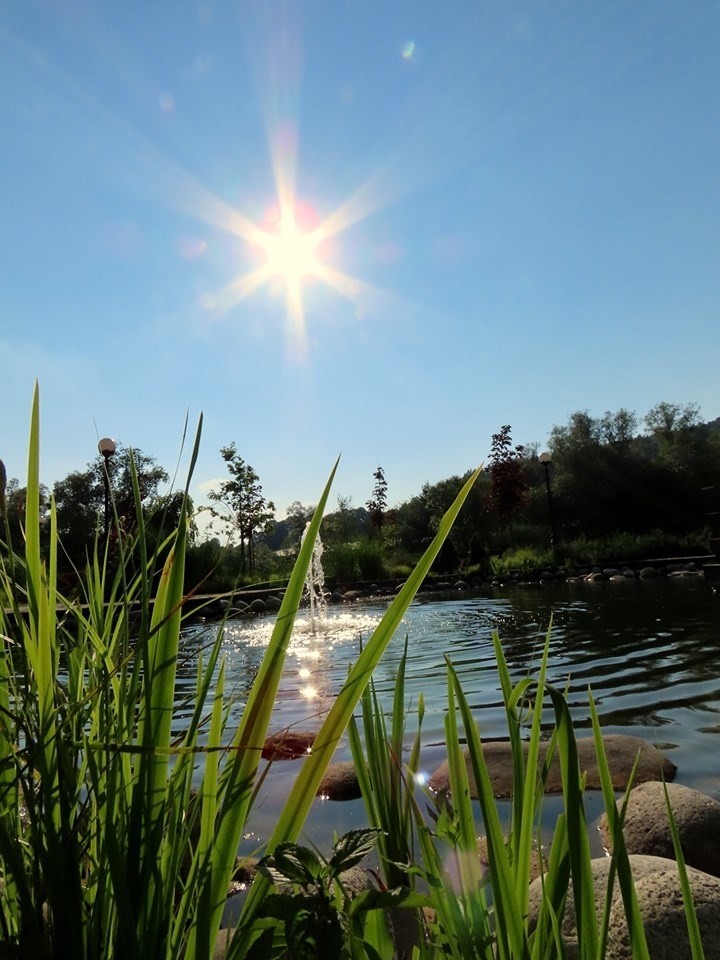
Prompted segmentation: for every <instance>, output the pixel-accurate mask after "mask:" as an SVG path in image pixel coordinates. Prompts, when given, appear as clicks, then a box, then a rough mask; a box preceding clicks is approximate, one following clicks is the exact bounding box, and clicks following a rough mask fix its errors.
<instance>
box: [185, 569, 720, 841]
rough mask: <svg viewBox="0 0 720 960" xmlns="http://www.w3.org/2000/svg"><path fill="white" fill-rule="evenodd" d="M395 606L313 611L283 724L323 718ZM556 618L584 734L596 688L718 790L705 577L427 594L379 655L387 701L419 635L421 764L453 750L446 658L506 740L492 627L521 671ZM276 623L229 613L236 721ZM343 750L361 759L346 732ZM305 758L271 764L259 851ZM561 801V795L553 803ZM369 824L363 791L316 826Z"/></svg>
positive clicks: (600, 704)
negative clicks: (317, 618)
mask: <svg viewBox="0 0 720 960" xmlns="http://www.w3.org/2000/svg"><path fill="white" fill-rule="evenodd" d="M386 607H387V603H374V604H368V605H366V606H363V607H357V608H348V607H343V608H331V609H330V610H329V612H328V620H327V623H326V624H325V626H324V629H322V630H315V631H313V630H312V629H311V628H310V624H309V623H308V621H307V620H306V619H304V618H302V615H301V619H300V622H299V624H298V626H297V628H296V631H295V634H294V636H293V641H292V644H291V649H290V651H289V655H288V659H287V664H286V669H285V673H284V676H283V680H282V683H281V688H280V692H279V695H278V699H277V703H276V707H275V712H274V715H273V721H272V727H271V729H272V731H276V730H281V729H283V728H285V727H289V726H292V727H294V728H295V729H297V730H316V729H318V728H319V726H320V724H321V722H322V720H323V717H324V715H325V714H326V712H327V710H328V709H329V707H330V705H331V703H332V700H333V698H334V696H335V695H336V694H337V693H338V691H339V690H340V688H341V686H342V684H343V681H344V679H345V677H346V676H347V671H348V667H349V666H350V664H351V663H352V662H354V660H355V659H356V658H357V655H358V650H359V645H360V642H361V638H364V639H367V638H368V637H369V635H370V633H371V632H372V630H373V628H374V626H375V625H376V624H377V623H378V622H379V620H380V618H381V617H382V615H383V613H384V611H385V609H386ZM551 619H552V630H551V637H552V640H551V655H550V667H549V675H548V679H549V682H551V683H553V684H555V685H557V686H560V687H565V685H566V683H569V692H568V701H569V703H570V706H571V711H572V715H573V719H574V722H575V726H576V728H577V729H578V730H580V731H581V735H582V729H583V728H588V727H589V725H590V721H589V708H588V697H587V691H588V687H589V686H590V687H591V688H592V691H593V696H594V698H595V701H596V705H597V708H598V712H599V714H600V717H601V722H602V724H603V727H604V730H605V731H606V732H607V733H627V734H631V735H634V736H637V737H641V738H642V739H644V740H647V741H649V742H651V743H653V744H655V745H656V746H658V747H660V748H661V749H663V750H664V751H665V752H667V754H668V755H669V757H670V759H671V760H672V761H673V762H674V763H675V764H676V765H677V768H678V772H677V777H676V780H677V782H679V783H683V784H685V785H687V786H691V787H695V788H696V789H699V790H703V791H705V792H706V793H709V794H711V795H713V796H715V797H717V798H719V799H720V760H718V757H720V751H719V750H718V747H719V746H720V597H718V596H717V595H715V594H713V593H712V592H711V591H710V590H709V589H708V588H707V586H706V585H705V583H704V581H703V579H702V578H668V579H662V580H652V581H645V580H634V581H633V580H630V581H628V582H626V583H558V584H552V585H549V584H544V585H542V586H528V587H519V586H518V587H508V588H502V589H501V588H494V589H492V591H490V590H488V591H486V592H485V593H484V594H482V595H468V594H463V593H457V594H453V595H452V596H448V597H443V598H438V597H437V596H433V597H432V598H428V599H424V598H422V597H420V598H418V599H417V600H416V601H415V602H414V603H413V604H412V606H411V607H410V609H409V610H408V613H407V615H406V617H405V619H404V621H403V624H402V627H401V628H400V629H399V630H398V631H397V633H396V635H395V637H394V638H393V640H392V642H391V644H390V646H389V647H388V650H387V651H386V653H385V656H384V658H383V659H382V660H381V662H380V664H379V666H378V668H377V670H376V672H375V684H376V689H377V691H378V694H379V696H380V699H381V702H382V703H383V704H384V705H385V706H386V707H387V709H388V710H389V709H390V704H391V702H392V697H393V693H394V688H395V681H396V677H397V670H398V664H399V661H400V658H401V656H402V653H403V649H404V646H405V643H406V641H407V650H408V667H407V673H406V696H407V701H408V704H409V706H410V714H409V717H408V732H409V737H410V736H411V735H412V734H413V733H414V731H415V730H416V729H417V720H416V710H415V708H416V705H417V701H418V697H419V695H420V694H421V693H422V694H423V696H424V700H425V718H424V721H423V727H422V731H423V732H422V741H423V754H422V766H423V769H424V770H425V771H427V773H428V774H430V773H432V771H433V770H434V769H435V768H436V767H437V766H438V765H439V764H440V763H441V762H442V760H444V759H445V747H444V743H443V741H444V730H443V717H444V714H445V711H446V708H447V680H446V671H445V657H446V656H447V657H449V658H450V660H451V661H452V663H453V665H454V667H455V669H456V670H457V671H458V673H459V675H460V678H461V681H462V684H463V688H464V690H465V693H466V696H467V697H468V700H469V702H470V704H471V705H472V708H473V712H474V715H475V717H476V720H477V722H478V724H479V729H480V733H481V736H483V737H484V738H488V739H491V738H499V737H505V736H507V731H506V728H505V722H504V710H503V706H502V701H501V697H500V690H499V681H498V677H497V671H496V666H495V657H494V653H493V648H492V642H491V636H492V632H493V631H494V630H497V631H498V633H499V635H500V637H501V639H502V642H503V646H504V649H505V655H506V658H507V661H508V665H509V667H510V670H511V672H512V674H513V680H514V681H517V680H519V679H521V678H522V677H523V676H526V675H528V674H529V675H531V676H532V675H534V674H535V672H536V669H537V663H538V658H539V655H540V652H541V650H542V645H543V643H544V640H545V635H546V631H547V629H548V626H549V624H550V622H551ZM272 625H273V620H272V619H271V618H262V619H260V620H255V621H252V622H248V621H235V622H229V623H227V624H226V627H225V633H224V647H223V653H224V655H225V657H226V661H227V667H228V681H229V682H228V684H227V689H228V690H231V691H232V694H231V696H232V699H233V707H232V713H231V727H232V726H234V725H235V724H236V723H237V720H238V719H239V716H240V713H241V710H242V706H243V704H244V702H245V700H246V698H247V695H248V692H249V690H250V687H251V685H252V681H253V679H254V676H255V674H256V671H257V668H258V666H259V664H260V661H261V659H262V656H263V654H264V651H265V647H266V644H267V641H268V639H269V636H270V632H271V630H272ZM216 629H217V626H216V625H203V626H198V627H194V628H191V629H190V630H188V632H187V635H186V637H185V649H186V651H187V652H188V654H189V656H188V659H187V661H186V665H185V669H184V674H183V678H181V679H183V680H184V682H185V683H186V684H187V685H188V688H189V689H192V687H193V684H194V671H195V667H194V656H193V651H194V650H195V649H196V648H197V647H198V646H200V645H202V644H203V643H207V642H208V638H209V636H210V635H212V634H213V633H214V632H215V630H216ZM178 722H179V723H181V722H182V717H178ZM334 759H335V760H348V759H350V753H349V748H348V745H347V739H346V738H344V739H343V740H342V741H341V743H340V745H339V747H338V749H337V751H336V754H335V758H334ZM301 762H302V761H282V762H276V763H274V764H272V765H271V769H270V771H269V773H268V776H267V778H266V780H265V782H264V784H263V791H262V796H261V798H260V802H259V803H258V804H257V805H256V806H255V807H254V809H253V813H252V831H253V832H252V833H251V834H248V835H247V836H246V838H245V840H244V843H243V847H244V852H247V853H252V852H255V851H256V850H257V849H258V847H259V846H260V845H261V844H262V843H263V842H264V840H265V839H267V836H268V834H269V832H270V830H271V828H272V826H273V825H274V823H275V819H276V817H277V814H278V813H279V811H280V809H281V807H282V803H283V800H284V798H285V797H286V796H287V793H288V789H289V784H290V782H291V781H292V779H294V777H295V776H296V774H297V771H298V769H299V764H300V763H301ZM557 802H558V801H557V800H555V801H552V802H551V803H550V809H552V805H553V803H555V804H557ZM600 803H601V801H600V797H599V796H597V795H594V796H592V795H588V818H589V820H591V819H592V818H593V816H594V815H595V814H599V812H600V810H601V806H600ZM364 824H365V819H364V811H363V806H362V802H361V801H353V802H343V803H338V802H332V801H322V800H319V799H318V800H317V801H316V802H315V804H314V807H313V811H312V813H311V816H310V818H309V820H308V823H307V826H306V833H305V837H306V839H310V840H312V842H314V843H317V844H318V845H319V846H321V847H323V848H325V847H327V844H328V842H329V840H330V839H331V838H332V832H333V830H335V831H337V832H338V833H342V832H345V831H346V830H348V829H353V828H355V827H358V826H362V825H364ZM595 845H597V844H595Z"/></svg>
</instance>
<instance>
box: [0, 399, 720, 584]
mask: <svg viewBox="0 0 720 960" xmlns="http://www.w3.org/2000/svg"><path fill="white" fill-rule="evenodd" d="M220 454H221V457H222V458H223V460H224V462H225V465H226V468H227V471H228V477H227V479H226V480H224V481H222V482H221V483H220V484H219V486H218V488H217V489H216V490H215V491H214V492H213V493H212V494H211V498H210V499H211V510H212V513H213V517H214V522H215V524H216V526H218V525H219V529H218V530H217V533H218V534H219V535H217V536H211V537H208V538H206V539H204V540H199V539H198V538H197V536H196V533H197V531H196V530H195V528H194V526H193V527H192V528H191V530H190V535H191V537H190V539H191V547H190V550H189V553H188V558H187V582H188V588H190V587H194V586H196V585H197V584H200V583H202V585H203V589H204V590H206V591H208V592H211V591H217V590H227V589H232V588H233V587H234V586H235V585H236V584H237V583H238V582H240V581H248V580H255V581H257V580H260V579H264V580H271V579H273V578H277V577H280V578H282V577H284V576H287V575H288V573H289V570H290V568H291V565H292V563H293V561H294V557H295V555H296V553H297V550H298V548H299V544H300V540H301V537H302V534H303V531H304V529H305V525H306V524H307V522H308V520H309V518H310V516H311V515H312V511H313V505H311V504H308V505H304V504H302V503H300V502H298V501H295V502H294V503H292V504H290V506H289V507H288V509H287V512H286V517H285V518H284V519H283V520H279V521H278V520H276V519H275V506H274V504H273V503H272V502H271V501H269V500H267V499H266V498H265V496H264V494H263V490H262V486H261V483H260V478H259V477H258V475H257V473H256V472H255V471H254V470H253V468H252V467H251V466H250V465H249V464H248V463H246V461H244V460H243V459H242V457H241V456H240V455H239V453H238V451H237V449H236V447H235V444H233V443H231V444H229V445H228V446H226V447H223V448H222V449H221V451H220ZM539 454H542V456H539ZM469 473H470V471H469V470H468V473H467V474H464V475H463V476H453V477H448V478H446V479H444V480H441V481H440V482H438V483H426V484H424V485H423V486H422V488H421V490H420V492H419V493H418V494H417V495H416V496H414V497H411V498H410V499H408V500H406V501H404V502H402V503H399V504H397V505H396V506H394V507H390V506H389V505H388V503H389V500H388V497H389V490H390V491H391V489H392V488H391V484H390V485H389V484H388V480H387V479H386V477H385V473H384V470H383V468H382V467H380V466H379V467H378V468H377V470H376V471H375V473H374V474H373V476H372V481H370V482H369V496H368V500H367V502H366V503H365V504H363V505H360V506H357V505H354V504H353V503H352V500H351V498H349V497H342V496H340V497H338V498H337V503H336V509H334V510H331V511H330V512H328V513H327V515H326V516H325V518H324V520H323V524H322V528H321V536H322V538H323V542H324V544H325V554H324V562H325V568H326V571H327V573H328V575H329V576H335V577H337V578H339V579H341V580H346V581H347V580H356V579H363V580H368V579H370V580H372V579H378V578H382V577H385V576H398V575H402V574H403V573H404V572H406V571H407V570H408V569H409V568H410V567H411V566H412V565H413V564H414V562H415V561H416V560H417V558H418V557H419V556H420V554H421V553H422V552H423V550H424V549H425V548H426V547H427V545H428V544H429V542H430V541H431V540H432V538H433V536H434V535H435V533H436V531H437V528H438V524H439V522H440V520H441V518H442V516H443V514H444V513H445V511H446V510H447V508H448V507H449V505H450V504H451V503H452V501H453V499H454V498H455V496H456V494H457V492H458V490H459V489H460V487H461V486H462V484H463V483H464V481H465V480H466V479H467V476H468V475H469ZM167 482H168V474H167V472H166V471H165V470H164V468H162V467H161V466H160V465H159V464H158V463H157V461H156V460H155V458H153V457H152V456H150V455H147V454H145V453H143V452H142V451H140V450H133V451H130V450H129V449H128V448H125V447H122V446H118V448H117V450H116V452H115V454H114V455H113V456H112V458H111V459H108V460H104V459H103V457H101V456H99V455H98V457H97V458H96V459H95V460H94V461H92V462H91V463H89V464H88V465H87V467H86V468H85V469H84V470H79V471H74V472H72V473H70V474H68V476H67V477H65V478H64V479H62V480H60V481H58V482H57V483H55V484H54V486H53V488H52V497H53V499H54V502H55V509H56V515H57V525H58V530H59V534H60V540H61V543H62V548H63V550H62V555H61V556H60V557H59V558H58V563H59V567H60V570H61V572H62V573H63V574H64V576H65V577H66V578H72V577H73V576H76V575H77V574H78V573H79V572H80V571H82V570H83V569H84V568H85V567H86V565H87V563H88V558H89V557H90V556H91V555H92V550H93V545H94V544H95V543H96V542H97V543H99V544H100V546H101V547H104V546H105V544H107V549H108V557H109V558H110V560H111V561H112V558H113V556H114V555H116V554H117V553H118V552H119V551H120V550H122V549H131V548H132V544H133V542H134V538H135V535H136V533H137V532H138V526H139V524H142V526H143V528H144V532H145V540H146V543H147V544H148V545H149V547H150V552H151V553H152V552H156V553H157V562H158V563H159V562H160V561H161V560H162V549H163V542H164V538H165V536H166V534H167V533H168V532H169V531H170V530H171V529H172V528H173V525H174V524H176V523H177V521H178V518H179V516H180V505H181V501H182V494H181V493H180V492H177V491H176V492H173V493H164V492H162V491H163V490H164V489H165V488H166V485H167ZM718 483H720V418H718V419H716V420H713V421H712V422H709V423H704V422H702V421H701V419H700V416H699V410H698V408H697V407H696V406H694V405H692V404H684V405H680V404H672V403H659V404H657V405H656V406H655V407H653V408H652V409H651V410H650V411H649V412H648V413H647V414H646V415H645V416H644V417H642V418H640V417H638V416H637V414H635V413H634V412H632V411H629V410H626V409H620V410H618V411H617V412H615V413H611V412H608V413H605V414H604V415H603V416H601V417H593V416H591V415H590V414H589V413H588V412H587V411H578V412H576V413H574V414H572V416H571V417H570V418H569V421H568V423H567V424H565V425H564V426H555V427H553V429H552V430H551V432H550V435H549V443H548V447H547V451H545V450H540V448H539V446H538V445H536V444H533V445H530V446H518V445H513V440H512V429H511V426H510V425H504V426H502V427H500V428H499V430H498V432H497V433H496V434H494V435H493V437H492V440H491V447H490V451H489V456H488V459H487V462H486V469H485V471H484V472H483V474H482V475H481V477H480V479H479V480H478V482H477V483H476V485H475V487H474V489H473V490H472V492H471V494H470V496H469V498H468V500H467V502H466V504H465V507H464V508H463V511H462V513H461V514H460V516H459V518H458V520H457V522H456V524H455V527H454V528H453V531H452V533H451V534H450V537H449V538H448V540H447V542H446V545H445V547H444V549H443V551H442V553H441V555H440V557H439V558H438V561H437V563H436V569H437V570H438V571H447V572H450V571H465V572H467V571H474V570H478V571H480V570H488V569H490V568H493V569H497V568H498V567H500V566H502V565H503V564H505V565H508V566H512V565H513V564H515V565H521V564H523V563H528V562H531V561H532V562H538V563H541V562H556V563H563V562H579V561H593V562H595V561H597V560H599V559H612V558H614V559H617V560H620V559H628V560H629V559H632V558H633V556H632V555H633V554H635V555H637V556H638V557H641V556H642V555H645V556H650V555H651V554H652V553H655V554H656V555H663V553H664V554H666V555H668V554H677V553H692V552H695V553H697V552H703V551H705V550H707V543H708V540H709V536H710V532H711V530H710V526H711V524H712V520H711V519H710V518H709V517H708V512H709V510H710V509H711V508H712V506H713V505H712V503H709V502H708V497H707V491H706V490H704V488H708V487H711V486H713V485H717V484H718ZM2 487H4V489H0V514H3V516H4V522H3V524H2V528H0V531H1V532H0V541H3V542H6V543H7V542H8V541H9V543H11V544H12V545H13V546H14V548H15V549H16V550H17V549H18V546H19V545H20V544H21V542H22V537H23V519H24V504H25V490H24V489H23V488H22V487H21V486H20V485H19V483H18V481H17V480H14V479H10V480H7V479H6V478H5V476H4V468H2V464H1V462H0V488H2ZM106 497H108V502H109V506H110V522H109V523H108V529H107V530H105V520H106V517H105V507H106ZM42 498H43V504H42V506H43V510H44V513H45V515H46V516H47V511H48V509H49V503H50V491H49V490H46V489H43V491H42ZM714 509H715V510H717V509H718V505H717V503H716V504H715V506H714ZM105 538H107V539H105Z"/></svg>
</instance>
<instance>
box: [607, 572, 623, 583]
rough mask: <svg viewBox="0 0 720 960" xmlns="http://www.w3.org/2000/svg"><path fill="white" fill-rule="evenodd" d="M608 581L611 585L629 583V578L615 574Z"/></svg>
mask: <svg viewBox="0 0 720 960" xmlns="http://www.w3.org/2000/svg"><path fill="white" fill-rule="evenodd" d="M608 579H609V581H610V583H627V577H626V576H624V574H622V573H614V574H613V575H612V576H611V577H609V578H608Z"/></svg>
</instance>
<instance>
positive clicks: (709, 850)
mask: <svg viewBox="0 0 720 960" xmlns="http://www.w3.org/2000/svg"><path fill="white" fill-rule="evenodd" d="M667 791H668V797H669V799H670V806H671V808H672V812H673V819H674V821H675V825H676V827H677V830H678V834H679V836H680V845H681V846H682V851H683V857H684V858H685V862H686V863H687V864H688V865H689V866H691V867H696V868H697V869H698V870H703V871H704V872H705V873H710V874H712V875H713V876H716V877H720V802H718V801H717V800H713V798H712V797H708V796H707V795H706V794H704V793H700V791H699V790H691V789H690V787H684V786H681V785H680V784H677V783H669V784H667ZM599 826H600V833H601V835H602V838H603V843H604V845H605V847H606V848H607V849H608V850H612V838H611V836H610V834H609V831H608V821H607V815H606V814H603V815H602V817H601V818H600V824H599ZM623 835H624V837H625V845H626V847H627V851H628V853H642V854H648V855H652V856H655V857H667V858H668V859H671V860H674V859H675V850H674V847H673V842H672V837H671V835H670V823H669V820H668V815H667V807H666V804H665V791H664V790H663V785H662V783H641V784H639V785H638V786H637V787H634V788H633V790H632V791H631V792H630V797H629V799H628V806H627V812H626V815H625V824H624V827H623Z"/></svg>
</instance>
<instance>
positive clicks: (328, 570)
mask: <svg viewBox="0 0 720 960" xmlns="http://www.w3.org/2000/svg"><path fill="white" fill-rule="evenodd" d="M323 568H324V570H325V576H326V577H332V578H334V579H335V580H338V581H340V582H341V583H352V582H354V581H355V580H358V579H359V578H360V569H359V567H358V557H357V553H356V551H355V547H354V546H353V545H352V544H342V543H335V544H332V545H331V546H329V547H326V548H325V552H324V553H323Z"/></svg>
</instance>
